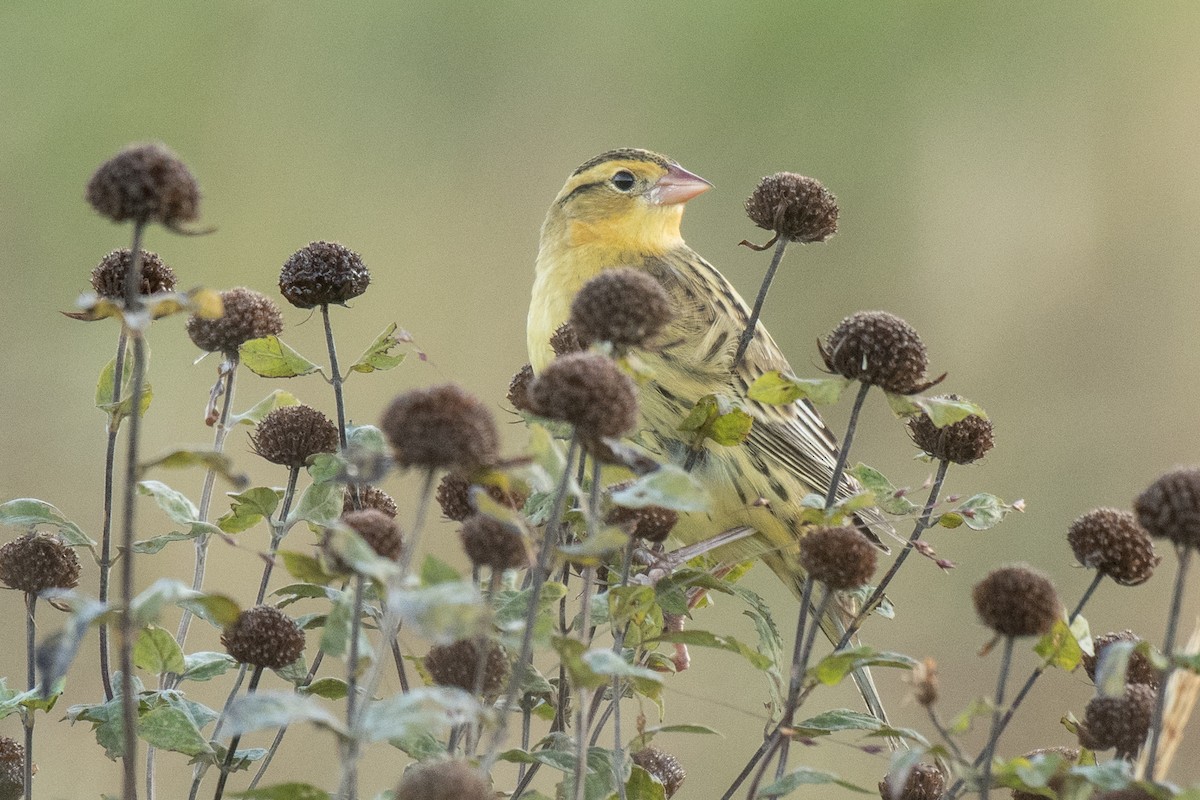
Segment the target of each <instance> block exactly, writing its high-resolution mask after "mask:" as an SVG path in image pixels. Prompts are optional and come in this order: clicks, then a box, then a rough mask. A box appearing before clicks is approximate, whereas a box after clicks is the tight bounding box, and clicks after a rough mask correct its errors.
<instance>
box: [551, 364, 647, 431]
mask: <svg viewBox="0 0 1200 800" xmlns="http://www.w3.org/2000/svg"><path fill="white" fill-rule="evenodd" d="M529 399H530V401H531V403H532V405H533V407H534V409H536V410H537V413H538V414H540V415H541V416H544V417H549V418H550V419H556V420H560V421H562V422H567V423H570V424H571V425H574V426H575V430H576V431H577V432H578V433H579V435H580V436H581V437H582V438H583V439H585V440H587V439H599V438H603V437H609V438H613V439H616V438H620V437H621V436H624V435H625V434H627V433H629V432H630V431H632V430H633V429H634V427H635V426H636V425H637V420H638V400H637V387H636V386H634V384H633V381H632V380H631V379H630V378H629V376H628V375H626V374H625V373H624V372H622V371H621V370H620V368H618V367H617V366H616V365H615V364H614V363H613V362H612V360H611V359H608V358H605V357H604V356H602V355H600V354H599V353H572V354H569V355H565V356H559V357H558V358H556V359H554V360H553V361H551V362H550V364H549V365H548V366H547V367H546V369H544V370H543V371H542V374H541V375H538V376H537V378H535V379H534V381H533V383H532V384H531V385H530V387H529Z"/></svg>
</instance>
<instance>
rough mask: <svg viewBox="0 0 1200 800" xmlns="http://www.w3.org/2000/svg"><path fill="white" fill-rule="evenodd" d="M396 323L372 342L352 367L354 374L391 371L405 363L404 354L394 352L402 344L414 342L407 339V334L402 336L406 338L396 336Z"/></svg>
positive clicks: (385, 329)
mask: <svg viewBox="0 0 1200 800" xmlns="http://www.w3.org/2000/svg"><path fill="white" fill-rule="evenodd" d="M395 333H396V323H394V322H393V323H391V324H390V325H388V326H387V327H386V328H384V329H383V333H381V334H379V335H378V336H376V337H375V341H373V342H371V344H370V346H368V347H367V349H366V350H364V351H363V354H362V355H361V356H359V357H358V360H357V361H355V362H354V363H353V364H351V365H350V369H351V370H352V371H354V372H375V371H376V370H380V371H383V370H389V369H392V368H393V367H397V366H399V365H400V363H401V362H402V361H404V354H403V353H398V354H394V355H393V354H392V352H391V351H392V350H394V349H396V348H397V347H399V346H400V345H401V344H402V343H404V342H407V341H412V340H411V338H407V334H402V335H403V336H405V337H406V338H403V339H402V338H400V337H399V336H395V335H394V334H395Z"/></svg>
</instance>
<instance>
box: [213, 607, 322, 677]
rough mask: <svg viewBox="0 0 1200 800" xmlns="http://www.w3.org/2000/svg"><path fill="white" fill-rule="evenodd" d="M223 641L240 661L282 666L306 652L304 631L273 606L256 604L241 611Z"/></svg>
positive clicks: (279, 667) (274, 666) (277, 667)
mask: <svg viewBox="0 0 1200 800" xmlns="http://www.w3.org/2000/svg"><path fill="white" fill-rule="evenodd" d="M221 644H223V645H225V652H227V653H229V655H231V656H232V657H233V659H234V660H235V661H237V662H238V663H239V664H249V665H251V666H254V667H264V668H266V669H283V668H284V667H286V666H288V665H289V664H293V663H295V661H296V659H298V658H299V657H300V654H301V653H303V652H304V632H303V631H301V630H300V626H299V625H297V624H296V623H295V621H294V620H292V618H291V617H289V616H287V615H286V614H284V613H283V612H282V611H280V610H279V609H277V608H275V607H274V606H254V607H253V608H248V609H246V610H245V611H243V612H242V613H241V614H238V618H237V619H236V620H234V622H233V624H232V625H230V626H229V627H227V628H226V629H225V631H224V633H222V634H221Z"/></svg>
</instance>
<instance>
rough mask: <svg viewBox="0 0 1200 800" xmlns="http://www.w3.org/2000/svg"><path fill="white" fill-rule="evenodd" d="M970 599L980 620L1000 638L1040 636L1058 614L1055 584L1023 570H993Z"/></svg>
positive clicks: (1015, 568) (1010, 568)
mask: <svg viewBox="0 0 1200 800" xmlns="http://www.w3.org/2000/svg"><path fill="white" fill-rule="evenodd" d="M972 595H973V597H974V599H975V613H977V614H978V615H979V619H980V620H981V621H982V622H983V624H984V625H987V626H988V627H989V628H991V629H992V630H994V631H995V632H996V633H998V634H1000V635H1002V636H1041V635H1042V634H1044V633H1046V632H1047V631H1049V630H1050V628H1051V627H1052V626H1053V625H1054V623H1055V622H1056V621H1057V620H1058V618H1059V616H1060V614H1061V608H1060V605H1059V602H1058V593H1057V592H1055V591H1054V584H1053V583H1051V582H1050V579H1049V578H1047V577H1046V576H1045V575H1043V574H1042V573H1040V572H1037V571H1036V570H1033V569H1030V568H1029V567H1025V566H1014V567H1000V568H999V569H994V570H992V571H991V572H990V573H988V575H987V577H986V578H984V579H983V580H981V581H980V582H979V583H977V584H975V589H974V591H973V592H972Z"/></svg>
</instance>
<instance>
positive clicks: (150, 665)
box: [133, 625, 184, 675]
mask: <svg viewBox="0 0 1200 800" xmlns="http://www.w3.org/2000/svg"><path fill="white" fill-rule="evenodd" d="M133 665H134V666H135V667H137V668H138V669H144V670H146V671H147V672H151V673H153V674H155V675H157V674H159V673H162V672H183V670H184V662H183V650H181V649H180V648H179V643H178V642H176V641H175V637H174V636H172V635H171V634H169V633H167V632H166V631H165V630H163V629H162V628H159V627H158V626H156V625H152V626H150V627H148V628H143V629H142V630H141V632H140V633H139V634H138V637H137V641H136V642H134V644H133Z"/></svg>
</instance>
